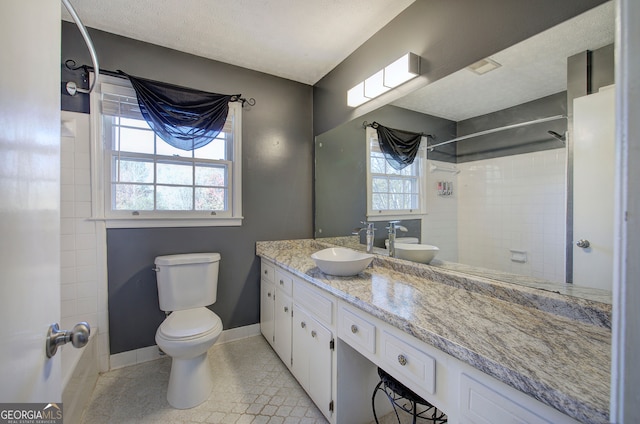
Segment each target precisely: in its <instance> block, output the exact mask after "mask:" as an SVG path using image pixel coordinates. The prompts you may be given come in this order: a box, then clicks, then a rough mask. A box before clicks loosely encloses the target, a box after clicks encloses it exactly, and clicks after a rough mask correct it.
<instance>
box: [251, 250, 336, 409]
mask: <svg viewBox="0 0 640 424" xmlns="http://www.w3.org/2000/svg"><path fill="white" fill-rule="evenodd" d="M262 269H263V272H262V278H261V287H260V291H261V301H260V307H261V310H260V328H261V331H262V334H263V335H264V337H265V338H266V339H267V340H268V341H269V342H270V343H271V345H272V347H273V349H274V350H275V351H276V353H277V354H278V356H279V357H280V359H282V361H283V362H284V363H285V364H286V365H287V366H288V367H289V368H290V370H291V373H292V374H293V375H294V376H295V377H296V379H297V380H298V382H300V385H301V386H302V387H303V388H304V389H305V391H306V392H307V393H308V394H309V397H310V398H311V399H312V400H313V402H314V403H315V404H316V406H317V407H318V409H319V410H320V411H321V412H322V413H323V414H324V415H325V417H327V419H329V420H330V421H331V420H332V413H333V399H334V396H333V393H334V383H335V366H334V364H335V359H334V356H335V348H334V347H335V337H334V334H335V320H336V319H335V315H336V307H335V304H336V301H335V299H334V298H333V297H332V296H327V295H325V294H322V293H321V291H320V290H319V289H317V288H313V287H312V286H311V285H310V284H309V283H307V282H305V281H302V280H301V279H299V278H297V277H294V276H293V275H292V274H291V273H289V272H287V271H286V270H284V269H282V268H279V267H277V266H274V265H273V264H272V263H270V262H268V261H265V260H263V261H262ZM265 269H266V272H264V270H265ZM270 275H271V276H272V279H271V280H270V279H269V278H268V277H269V276H270ZM269 293H272V295H271V296H270V295H269ZM272 299H273V300H272ZM271 328H273V330H271V333H272V334H271V333H270V329H271ZM270 334H271V336H270ZM269 337H271V339H270V338H269Z"/></svg>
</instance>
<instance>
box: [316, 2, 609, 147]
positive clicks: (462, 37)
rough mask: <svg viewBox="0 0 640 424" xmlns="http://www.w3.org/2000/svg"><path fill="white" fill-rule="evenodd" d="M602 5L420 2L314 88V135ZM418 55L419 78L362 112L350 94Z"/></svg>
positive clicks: (375, 101)
mask: <svg viewBox="0 0 640 424" xmlns="http://www.w3.org/2000/svg"><path fill="white" fill-rule="evenodd" d="M604 2H605V1H604V0H564V1H560V2H559V1H555V0H538V1H531V0H484V1H477V0H455V1H450V0H417V1H416V2H415V3H414V4H412V5H411V6H409V7H408V8H407V9H406V10H405V11H404V12H403V13H401V14H400V15H399V16H398V17H396V18H395V19H394V20H393V21H391V22H390V23H389V24H388V25H387V26H385V27H384V28H383V29H382V30H380V31H379V32H378V33H376V34H375V35H374V36H373V37H371V38H370V39H369V40H368V41H367V42H365V43H364V44H363V45H362V46H361V47H360V48H358V49H357V50H356V51H355V52H354V53H353V54H351V55H350V56H349V57H348V58H347V59H345V60H344V61H343V62H342V63H341V64H340V65H338V66H337V67H336V68H335V69H333V70H332V71H331V72H330V73H329V74H327V75H326V76H325V77H324V78H322V80H320V81H319V82H318V83H317V84H316V85H315V86H314V98H313V102H314V134H316V135H318V134H322V133H323V132H326V131H328V130H330V129H332V128H335V127H337V126H338V125H340V124H342V123H344V122H347V121H350V120H351V119H353V118H355V117H358V116H361V115H363V114H365V113H367V112H370V111H372V110H374V109H376V108H378V107H379V106H381V105H384V104H386V103H388V102H389V101H390V100H395V99H396V98H399V97H401V96H403V95H404V94H405V93H407V92H409V91H413V90H414V89H415V88H418V87H421V86H424V85H426V84H427V83H429V82H433V81H436V80H438V79H440V78H442V77H444V76H447V75H449V74H451V73H453V72H455V71H457V70H459V69H462V68H464V67H465V66H468V65H470V64H471V63H474V62H476V61H477V60H479V59H482V58H485V57H487V56H490V55H491V54H494V53H496V52H498V51H501V50H503V49H504V48H506V47H509V46H512V45H513V44H515V43H517V42H519V41H522V40H524V39H526V38H528V37H530V36H532V35H534V34H537V33H539V32H541V31H543V30H545V29H547V28H550V27H552V26H554V25H556V24H558V23H560V22H563V21H565V20H567V19H569V18H571V17H573V16H576V15H578V14H580V13H582V12H584V11H586V10H588V9H590V8H593V7H595V6H597V5H599V4H601V3H604ZM408 51H410V52H413V53H416V54H418V55H420V57H421V58H422V62H421V73H422V75H421V76H420V77H419V78H416V79H415V80H413V81H411V82H409V83H407V84H405V85H404V86H402V87H401V88H400V89H396V90H391V91H390V92H387V93H385V94H384V95H382V96H380V97H379V98H377V99H374V100H372V101H370V102H368V103H365V104H364V105H362V106H360V107H358V108H355V109H353V108H349V107H348V106H347V105H346V92H347V90H349V89H350V88H351V87H353V86H354V85H356V84H357V83H359V82H360V81H362V80H364V79H365V78H367V77H369V76H370V75H372V74H373V73H375V72H377V71H378V70H380V69H381V68H382V67H383V66H385V65H387V64H389V63H391V62H392V61H393V60H395V59H397V58H398V57H400V56H402V55H403V54H405V53H406V52H408Z"/></svg>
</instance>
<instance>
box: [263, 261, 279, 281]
mask: <svg viewBox="0 0 640 424" xmlns="http://www.w3.org/2000/svg"><path fill="white" fill-rule="evenodd" d="M275 272H276V267H275V266H274V265H273V264H272V263H271V262H267V261H264V260H263V261H262V262H261V264H260V277H261V278H264V279H265V280H267V281H271V282H273V281H274V278H275V277H274V274H275Z"/></svg>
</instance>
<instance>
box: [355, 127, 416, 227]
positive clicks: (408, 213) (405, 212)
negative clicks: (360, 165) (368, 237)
mask: <svg viewBox="0 0 640 424" xmlns="http://www.w3.org/2000/svg"><path fill="white" fill-rule="evenodd" d="M365 134H366V135H365V137H366V144H367V149H366V151H367V220H369V221H386V220H389V219H418V218H420V217H421V216H422V215H424V214H425V213H426V197H427V196H426V184H425V169H426V164H427V149H426V148H425V147H424V144H426V143H424V144H423V143H422V142H421V147H420V149H419V150H418V154H417V155H416V158H415V161H414V164H415V165H416V166H417V167H418V176H417V181H418V190H419V192H418V208H416V209H392V210H378V209H373V208H372V197H373V174H372V172H371V142H372V140H376V142H377V140H378V133H377V131H376V130H375V129H374V128H371V127H367V128H366V131H365Z"/></svg>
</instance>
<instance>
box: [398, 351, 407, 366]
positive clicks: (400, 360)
mask: <svg viewBox="0 0 640 424" xmlns="http://www.w3.org/2000/svg"><path fill="white" fill-rule="evenodd" d="M398 363H400V365H402V366H403V367H404V366H405V365H407V357H406V356H404V355H403V354H400V355H398Z"/></svg>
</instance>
